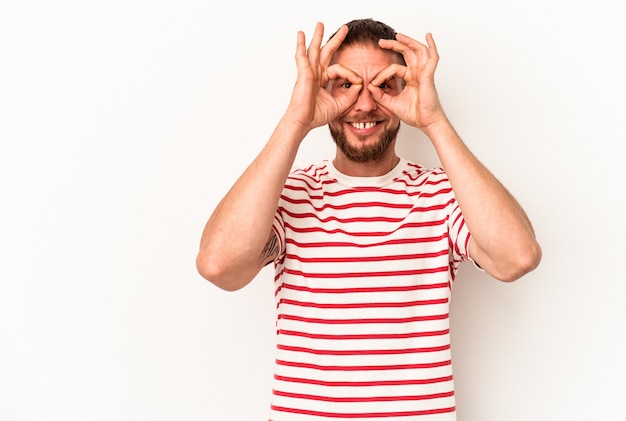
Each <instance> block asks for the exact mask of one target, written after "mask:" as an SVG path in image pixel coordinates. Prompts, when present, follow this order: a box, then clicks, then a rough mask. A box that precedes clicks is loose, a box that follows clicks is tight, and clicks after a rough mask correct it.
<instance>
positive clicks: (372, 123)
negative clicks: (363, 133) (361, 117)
mask: <svg viewBox="0 0 626 421" xmlns="http://www.w3.org/2000/svg"><path fill="white" fill-rule="evenodd" d="M349 124H350V125H351V126H352V127H354V128H355V129H357V130H366V129H371V128H372V127H374V126H375V125H377V124H378V122H376V121H367V122H363V121H359V122H350V123H349Z"/></svg>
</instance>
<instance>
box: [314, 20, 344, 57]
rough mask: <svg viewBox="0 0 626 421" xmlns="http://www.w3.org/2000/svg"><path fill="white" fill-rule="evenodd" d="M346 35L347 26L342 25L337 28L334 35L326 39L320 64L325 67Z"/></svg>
mask: <svg viewBox="0 0 626 421" xmlns="http://www.w3.org/2000/svg"><path fill="white" fill-rule="evenodd" d="M346 35H348V26H347V25H342V26H341V28H339V29H338V30H337V32H336V33H335V35H333V36H332V38H331V39H329V40H328V42H327V43H326V45H324V47H323V48H322V52H321V57H320V64H321V65H322V66H325V67H326V66H328V65H329V64H330V61H331V60H332V58H333V55H334V54H335V52H337V50H338V49H339V47H340V46H341V44H342V43H343V40H344V39H346Z"/></svg>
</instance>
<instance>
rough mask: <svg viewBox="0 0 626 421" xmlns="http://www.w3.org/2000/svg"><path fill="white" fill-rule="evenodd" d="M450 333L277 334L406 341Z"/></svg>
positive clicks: (281, 330)
mask: <svg viewBox="0 0 626 421" xmlns="http://www.w3.org/2000/svg"><path fill="white" fill-rule="evenodd" d="M449 333H450V330H449V329H444V330H435V331H432V332H409V333H380V334H374V333H368V334H350V335H329V334H319V333H308V332H299V331H295V330H286V329H279V330H278V334H280V335H287V336H298V337H301V338H309V339H323V340H361V339H365V340H368V339H372V340H374V339H408V338H424V337H430V336H442V335H447V334H449Z"/></svg>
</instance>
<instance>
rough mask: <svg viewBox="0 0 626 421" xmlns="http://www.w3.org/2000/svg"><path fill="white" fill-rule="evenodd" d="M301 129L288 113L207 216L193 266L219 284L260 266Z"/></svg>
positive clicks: (228, 284) (241, 280)
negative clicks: (289, 120)
mask: <svg viewBox="0 0 626 421" xmlns="http://www.w3.org/2000/svg"><path fill="white" fill-rule="evenodd" d="M305 134H306V133H305V132H304V131H302V130H301V129H299V128H297V127H294V126H292V125H291V124H290V123H289V122H288V121H287V120H286V119H283V120H281V122H280V123H279V124H278V126H277V127H276V129H275V131H274V133H273V134H272V136H271V137H270V139H269V141H268V142H267V144H266V145H265V147H264V148H263V150H262V151H261V152H260V153H259V155H258V156H257V158H256V159H255V160H254V161H253V162H252V163H251V164H250V166H249V167H248V168H247V169H246V170H245V172H244V173H243V174H242V175H241V177H240V178H239V179H238V180H237V181H236V182H235V184H234V185H233V186H232V188H231V189H230V191H229V192H228V193H227V194H226V196H225V197H224V198H223V199H222V201H221V202H220V203H219V204H218V206H217V207H216V208H215V210H214V212H213V214H212V215H211V217H210V218H209V220H208V222H207V224H206V226H205V228H204V231H203V234H202V239H201V242H200V250H199V252H198V257H197V261H196V263H197V268H198V271H199V272H200V274H201V275H202V276H203V277H205V278H206V279H208V280H210V281H211V282H213V283H214V284H216V285H217V286H219V287H220V288H223V289H226V290H236V289H239V288H242V287H243V286H245V285H246V284H248V283H249V282H250V281H251V280H252V279H253V278H254V277H255V276H256V274H257V273H258V272H259V270H260V269H261V267H262V257H261V255H262V252H263V248H264V246H265V244H266V243H267V241H268V236H269V235H270V232H271V227H272V223H273V219H274V215H275V212H276V207H277V204H278V200H279V198H280V194H281V192H282V189H283V186H284V183H285V180H286V178H287V176H288V175H289V171H290V170H291V167H292V165H293V162H294V159H295V156H296V153H297V151H298V147H299V145H300V142H301V141H302V139H303V138H304V136H305Z"/></svg>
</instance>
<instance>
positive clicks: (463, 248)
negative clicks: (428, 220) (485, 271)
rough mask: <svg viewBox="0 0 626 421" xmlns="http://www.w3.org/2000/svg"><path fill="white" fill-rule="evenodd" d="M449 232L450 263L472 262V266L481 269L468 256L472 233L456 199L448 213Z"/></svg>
mask: <svg viewBox="0 0 626 421" xmlns="http://www.w3.org/2000/svg"><path fill="white" fill-rule="evenodd" d="M449 233H450V248H451V250H452V256H451V260H452V262H451V263H453V264H456V265H458V264H459V263H461V262H472V263H473V264H474V266H476V267H477V268H478V269H480V270H482V269H481V267H480V266H479V265H478V264H477V263H476V262H475V261H474V259H472V257H471V256H470V252H469V246H470V242H471V241H472V233H471V232H470V230H469V228H468V227H467V224H466V223H465V219H464V218H463V213H462V212H461V208H460V207H459V204H458V203H457V202H456V200H455V201H454V204H453V208H452V213H451V214H450V219H449Z"/></svg>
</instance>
